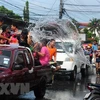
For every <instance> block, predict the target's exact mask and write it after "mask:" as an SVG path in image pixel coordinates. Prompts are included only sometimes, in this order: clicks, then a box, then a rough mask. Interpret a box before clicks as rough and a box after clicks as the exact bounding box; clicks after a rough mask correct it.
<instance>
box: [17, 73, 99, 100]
mask: <svg viewBox="0 0 100 100" xmlns="http://www.w3.org/2000/svg"><path fill="white" fill-rule="evenodd" d="M99 81H100V78H96V74H95V72H93V74H92V75H89V76H88V77H86V78H81V77H80V74H79V75H77V78H76V80H75V81H74V82H73V81H70V80H69V79H64V78H59V79H57V80H55V82H54V84H53V85H52V86H49V87H48V88H47V91H46V94H45V98H44V99H42V100H83V97H84V96H85V94H86V93H88V90H87V88H86V85H87V83H88V82H92V83H96V82H99ZM17 100H37V99H35V96H34V93H33V92H30V93H28V94H26V95H24V96H20V98H19V99H17ZM38 100H40V99H38Z"/></svg>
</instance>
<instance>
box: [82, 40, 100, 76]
mask: <svg viewBox="0 0 100 100" xmlns="http://www.w3.org/2000/svg"><path fill="white" fill-rule="evenodd" d="M84 53H85V55H89V61H90V64H92V63H93V61H94V63H95V66H96V73H97V75H99V74H100V45H99V44H98V43H97V41H96V40H94V42H93V44H88V45H87V46H86V47H85V48H84Z"/></svg>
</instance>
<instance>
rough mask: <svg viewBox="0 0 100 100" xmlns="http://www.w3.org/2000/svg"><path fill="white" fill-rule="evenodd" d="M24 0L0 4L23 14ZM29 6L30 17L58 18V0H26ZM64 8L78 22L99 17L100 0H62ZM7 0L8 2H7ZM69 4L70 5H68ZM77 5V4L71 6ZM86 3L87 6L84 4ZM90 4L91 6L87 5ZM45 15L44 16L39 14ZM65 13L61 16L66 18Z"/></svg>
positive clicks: (5, 1)
mask: <svg viewBox="0 0 100 100" xmlns="http://www.w3.org/2000/svg"><path fill="white" fill-rule="evenodd" d="M25 1H26V0H0V5H4V6H5V7H6V8H8V9H10V10H13V11H14V12H15V13H17V14H19V15H21V16H23V8H24V6H25ZM28 1H29V7H30V9H29V10H30V19H34V18H36V17H38V18H45V17H49V16H52V18H53V17H54V18H59V3H60V0H28ZM63 1H64V8H65V9H66V12H67V14H68V15H69V16H70V17H71V18H75V19H76V20H77V21H79V22H89V20H90V19H92V18H100V6H99V5H100V0H63ZM7 2H8V3H7ZM68 4H71V5H68ZM73 4H75V5H79V6H73ZM84 5H88V6H84ZM89 5H91V6H89ZM81 11H83V12H81ZM86 11H87V12H86ZM40 15H45V16H40ZM67 17H68V16H67V15H66V14H65V15H64V16H63V18H67Z"/></svg>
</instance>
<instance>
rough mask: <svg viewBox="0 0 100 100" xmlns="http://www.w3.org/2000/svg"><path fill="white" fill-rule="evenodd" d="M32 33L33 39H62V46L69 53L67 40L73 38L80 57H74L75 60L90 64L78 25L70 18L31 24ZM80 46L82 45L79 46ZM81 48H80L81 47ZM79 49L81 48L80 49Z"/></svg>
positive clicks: (74, 46)
mask: <svg viewBox="0 0 100 100" xmlns="http://www.w3.org/2000/svg"><path fill="white" fill-rule="evenodd" d="M29 30H30V33H31V34H32V36H33V41H35V42H36V41H39V40H40V39H43V38H46V39H52V38H53V39H55V40H60V41H61V45H60V46H61V48H62V49H63V50H64V51H65V52H66V54H67V55H68V56H69V57H71V55H70V54H69V51H68V48H66V45H65V43H66V41H68V40H69V42H70V40H73V41H74V42H73V48H74V50H77V54H78V56H79V57H78V58H80V59H78V58H73V59H74V60H80V61H81V62H82V63H84V64H87V65H90V63H89V61H88V60H87V59H86V56H85V55H84V52H83V49H82V48H81V43H80V39H79V33H78V31H77V28H76V26H75V25H74V24H73V23H72V22H71V21H69V20H53V21H42V22H37V23H36V24H32V25H31V26H29ZM79 46H80V47H79ZM79 48H80V49H79ZM78 49H79V50H78Z"/></svg>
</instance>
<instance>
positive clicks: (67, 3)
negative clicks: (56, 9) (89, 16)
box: [65, 3, 100, 7]
mask: <svg viewBox="0 0 100 100" xmlns="http://www.w3.org/2000/svg"><path fill="white" fill-rule="evenodd" d="M65 5H69V6H83V7H100V5H77V4H69V3H65Z"/></svg>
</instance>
